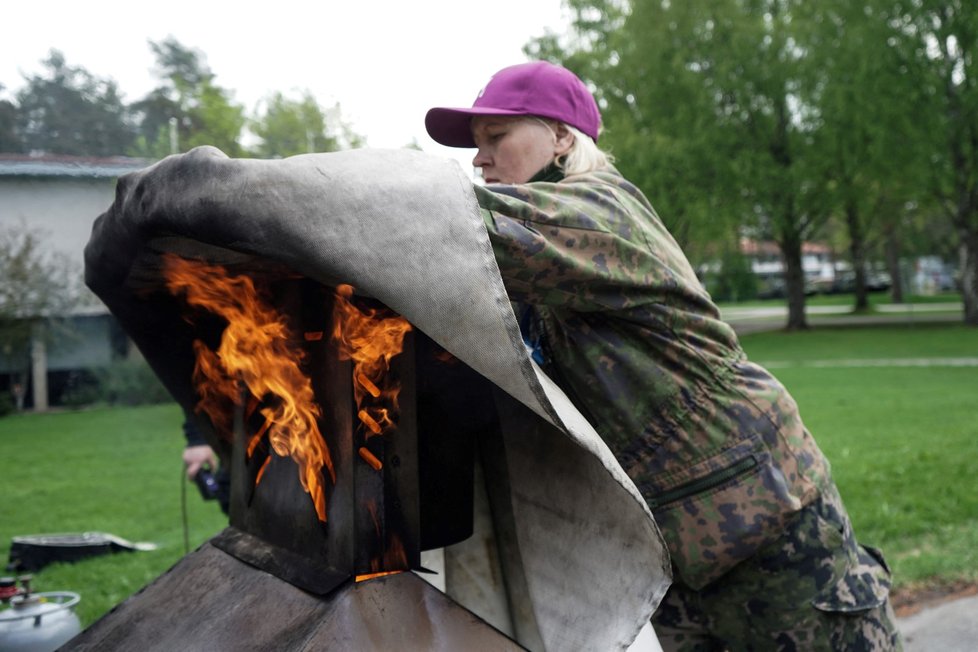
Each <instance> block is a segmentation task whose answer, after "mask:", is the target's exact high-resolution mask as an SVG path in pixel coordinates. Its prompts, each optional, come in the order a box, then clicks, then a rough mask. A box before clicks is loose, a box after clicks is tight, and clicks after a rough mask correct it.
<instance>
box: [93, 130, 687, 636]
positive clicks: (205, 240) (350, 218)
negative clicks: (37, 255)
mask: <svg viewBox="0 0 978 652" xmlns="http://www.w3.org/2000/svg"><path fill="white" fill-rule="evenodd" d="M187 243H193V246H194V247H196V248H197V250H198V251H199V249H200V248H204V249H207V250H208V251H207V253H208V257H209V258H210V259H212V260H214V261H216V262H227V263H230V264H234V263H235V262H241V261H243V260H247V259H261V260H266V261H275V262H277V263H281V264H282V265H284V266H286V267H288V268H290V269H292V270H295V271H296V272H298V273H301V274H303V275H305V276H308V277H310V278H313V279H316V280H319V281H322V282H324V283H328V284H334V285H335V283H336V282H338V281H339V282H345V283H350V284H351V285H353V286H354V287H356V288H357V289H358V291H363V292H365V293H366V294H368V295H370V296H372V297H374V298H376V299H378V300H380V301H382V302H383V303H384V304H386V305H387V306H389V307H390V308H392V309H393V310H395V311H397V312H398V313H400V314H402V315H404V316H405V317H406V318H407V319H408V320H409V321H410V322H412V323H413V324H414V325H415V326H416V327H418V328H419V329H420V330H421V331H423V332H424V333H425V334H426V335H428V336H429V337H430V338H431V339H433V340H434V341H435V342H437V343H438V344H439V345H441V346H442V347H444V348H445V349H446V350H448V351H449V352H451V353H452V354H453V355H455V356H456V357H458V358H459V359H461V360H462V361H463V362H465V363H466V364H468V365H469V366H470V367H471V368H472V369H474V370H475V371H477V372H479V373H480V374H482V375H483V376H485V377H486V378H488V379H489V380H490V381H492V382H493V383H494V384H495V385H496V386H497V387H498V388H500V389H501V390H502V391H503V392H505V393H506V394H508V395H509V396H510V397H512V398H513V399H515V400H516V401H519V402H520V403H522V404H523V405H525V406H526V407H527V408H529V410H531V411H532V414H535V415H536V416H535V417H533V416H531V417H530V419H529V421H531V422H532V423H523V424H510V427H509V429H506V424H503V427H504V434H503V438H504V445H503V448H504V449H505V453H504V457H505V463H506V466H507V469H508V471H507V474H508V478H506V479H505V481H503V480H500V481H498V482H497V481H496V480H495V479H494V478H493V477H491V473H492V472H493V471H492V469H491V468H489V467H486V469H485V472H486V475H487V477H486V485H487V486H489V487H493V486H502V485H505V486H507V488H508V492H509V501H510V505H509V506H510V508H511V513H510V522H509V523H508V524H497V527H500V528H502V529H507V528H508V529H509V531H510V532H511V534H512V540H513V545H515V546H516V547H517V548H518V550H517V553H518V557H519V559H520V560H521V563H522V571H523V572H522V577H521V578H520V581H518V582H515V581H508V578H507V581H506V582H505V583H504V584H505V586H506V588H507V589H508V591H509V592H510V599H511V602H512V603H513V604H517V605H523V606H522V607H520V608H523V609H524V610H529V611H530V613H528V614H525V618H521V617H517V618H516V620H517V621H520V622H524V623H525V622H530V623H531V624H533V626H532V627H529V628H528V627H525V626H524V627H521V626H520V624H519V622H517V624H516V627H515V630H516V631H515V636H516V638H517V640H518V641H519V642H521V643H522V644H524V645H526V646H528V647H530V648H540V647H543V648H545V649H547V650H560V651H564V650H613V649H622V648H625V647H627V646H628V645H629V644H630V643H631V641H632V640H633V639H634V638H635V636H636V635H637V634H638V632H639V629H640V628H641V627H642V625H643V624H644V623H646V622H648V619H649V617H650V616H651V614H652V612H653V611H654V609H655V607H656V606H657V605H658V603H659V601H660V599H661V598H662V595H663V594H664V593H665V590H666V588H667V587H668V584H669V581H670V570H669V559H668V553H667V552H666V550H665V546H664V544H663V541H662V538H661V535H660V534H659V531H658V529H657V527H656V525H655V522H654V520H653V518H652V515H651V513H650V512H649V509H648V507H647V506H646V504H645V501H644V500H643V499H642V497H641V496H640V495H639V493H638V491H637V489H636V488H635V486H634V485H633V483H632V482H631V480H630V479H629V478H628V477H627V476H626V475H625V473H624V472H623V471H622V469H621V467H620V466H619V465H618V463H617V462H616V460H615V458H614V457H613V455H612V454H611V452H610V451H609V449H608V448H607V446H606V445H605V444H604V442H603V441H602V440H601V438H600V437H599V436H598V435H597V433H596V432H595V430H594V428H593V427H592V426H591V425H590V424H589V423H588V422H587V421H586V420H585V419H584V418H583V417H582V416H581V414H580V413H579V412H578V411H577V410H576V409H575V408H574V406H573V405H572V404H571V402H570V401H569V400H568V399H567V397H566V396H565V395H564V394H563V392H562V391H561V390H560V389H559V388H558V387H557V386H556V385H555V384H554V383H553V382H552V381H551V380H550V379H549V378H548V377H547V376H546V375H545V374H544V373H543V372H542V371H541V370H540V369H539V367H537V366H536V365H535V364H534V363H533V362H532V360H531V359H530V358H529V357H528V355H527V354H526V351H525V348H524V345H523V342H522V338H521V336H520V332H519V327H518V325H517V322H516V318H515V316H514V314H513V311H512V308H511V305H510V301H509V298H508V296H507V294H506V290H505V288H504V286H503V281H502V279H501V278H500V275H499V270H498V268H497V266H496V262H495V259H494V257H493V253H492V249H491V246H490V243H489V237H488V234H487V232H486V229H485V226H484V224H483V221H482V217H481V214H480V210H479V207H478V205H477V203H476V199H475V195H474V193H473V190H472V186H471V182H470V181H469V180H468V179H466V178H465V176H464V174H463V173H462V171H461V169H460V168H459V166H458V164H457V163H455V162H454V161H451V160H448V159H442V158H436V157H432V156H429V155H425V154H421V153H418V152H412V151H408V150H391V151H384V150H358V151H349V152H339V153H331V154H309V155H303V156H296V157H292V158H288V159H284V160H276V161H262V160H248V159H230V158H228V157H227V156H225V155H224V154H223V153H222V152H220V151H219V150H216V149H214V148H198V149H195V150H193V151H191V152H190V153H188V154H185V155H182V156H171V157H169V158H167V159H165V160H163V161H161V162H159V163H157V164H156V165H154V166H152V167H150V168H147V169H146V170H143V171H140V172H138V173H134V174H130V175H127V176H125V177H123V178H122V179H120V181H119V184H118V188H117V193H116V200H115V203H114V204H113V205H112V207H111V208H110V209H109V210H108V211H107V212H106V213H105V214H104V215H102V216H101V217H100V218H98V220H97V221H96V222H95V225H94V228H93V232H92V237H91V240H90V242H89V244H88V246H87V247H86V250H85V264H86V270H85V275H86V282H87V283H88V284H89V286H90V287H91V288H92V289H93V290H94V291H95V292H96V294H98V295H99V296H100V297H101V298H102V300H103V301H105V303H106V305H107V306H108V307H109V308H110V310H112V312H113V313H114V314H115V315H116V316H117V317H118V318H119V320H120V322H121V323H122V324H123V327H124V328H125V329H126V330H127V332H128V333H129V335H130V336H131V337H132V338H133V340H134V341H135V343H136V344H137V346H139V348H140V349H141V351H142V352H143V354H144V355H145V357H146V358H147V360H148V361H149V362H150V364H151V365H152V366H153V368H154V370H155V371H156V372H157V374H158V375H159V376H160V378H161V380H163V382H164V384H165V385H166V386H167V388H168V389H169V390H170V392H171V393H172V394H173V395H174V397H175V398H176V399H177V400H178V401H179V402H180V403H181V404H182V405H183V406H184V407H185V408H187V409H191V408H192V407H193V402H194V390H193V388H192V387H191V379H190V376H189V374H187V373H186V370H185V369H184V370H179V369H176V370H175V369H174V368H173V365H171V364H169V360H171V359H172V358H174V357H180V356H182V357H186V355H187V353H188V352H187V351H186V350H182V349H181V350H178V348H179V347H184V348H185V347H186V345H187V340H186V339H181V338H179V337H175V336H174V335H175V333H176V332H177V330H178V329H179V328H180V327H181V325H180V323H179V322H177V321H173V318H172V316H170V315H166V314H162V313H156V312H154V309H153V307H152V306H151V305H147V304H146V303H145V302H143V301H142V300H141V295H140V289H139V288H140V284H141V279H147V278H148V276H149V275H152V274H158V270H154V269H152V263H150V262H149V261H150V260H151V258H152V257H151V256H150V253H151V252H153V251H160V250H173V251H180V249H181V247H187V246H189V245H188V244H187ZM168 320H169V321H168ZM511 552H512V551H510V553H511ZM448 582H449V586H448V592H449V593H450V594H451V593H452V586H451V582H452V578H451V577H449V578H448ZM463 593H464V591H463ZM517 593H518V595H517Z"/></svg>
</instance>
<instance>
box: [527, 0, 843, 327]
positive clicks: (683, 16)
mask: <svg viewBox="0 0 978 652" xmlns="http://www.w3.org/2000/svg"><path fill="white" fill-rule="evenodd" d="M800 4H801V2H800V0H722V1H712V0H688V1H686V2H673V1H671V0H663V1H660V2H632V3H624V2H622V3H619V2H615V1H614V0H606V1H605V2H601V3H598V6H595V5H594V4H593V3H585V2H583V1H582V0H572V1H571V2H570V6H571V9H572V11H573V15H574V17H575V18H574V22H573V28H572V29H573V33H572V35H571V40H570V42H569V44H568V45H562V44H561V43H560V42H559V41H558V40H556V39H554V38H552V37H551V38H545V39H542V40H538V41H537V42H536V43H534V44H531V46H530V47H529V48H528V51H529V52H530V53H531V54H539V55H544V56H547V57H548V58H554V57H556V58H557V60H562V59H565V60H566V61H567V62H569V63H570V64H571V66H572V68H573V69H576V70H577V71H578V72H580V73H582V74H583V75H584V77H585V78H586V79H587V80H588V81H590V82H591V83H592V84H593V85H594V86H595V87H596V89H597V91H598V96H599V98H600V101H601V102H602V104H603V106H602V108H603V114H604V116H605V121H606V125H607V127H608V132H609V134H608V141H610V143H611V145H612V147H613V150H614V151H615V153H616V155H617V154H620V155H621V159H622V164H621V168H622V171H623V172H625V173H626V175H628V176H630V177H631V178H632V179H633V180H635V181H636V183H638V184H639V185H640V187H642V189H643V190H645V191H646V192H647V193H649V194H650V197H651V199H652V201H653V203H655V204H656V205H658V206H660V207H664V208H665V210H664V213H666V214H668V213H669V212H671V211H672V212H675V213H676V214H677V215H679V216H680V218H679V219H680V220H681V222H680V224H679V227H680V228H678V229H676V228H675V226H674V225H672V224H669V223H668V219H669V218H666V219H667V225H669V226H670V227H672V228H673V230H674V231H676V232H677V235H678V236H679V239H680V241H681V243H682V241H683V240H687V239H689V240H691V239H693V238H684V237H683V236H684V229H689V232H690V233H691V232H693V231H694V230H695V231H697V232H699V233H704V232H705V233H709V232H710V229H711V228H716V229H717V230H718V231H719V232H720V233H730V232H731V229H729V228H725V227H723V226H722V225H723V224H725V223H726V224H729V223H730V222H731V221H739V222H740V223H742V224H744V225H745V227H747V228H749V229H750V230H751V231H752V232H753V234H754V235H759V236H762V237H770V238H773V239H774V240H775V241H776V242H777V243H778V246H779V247H780V249H781V252H782V255H783V258H784V261H785V266H786V273H785V277H786V278H785V281H786V288H787V291H788V309H789V314H788V323H787V326H788V328H804V327H806V325H807V324H806V320H805V310H804V306H805V279H804V271H803V269H802V265H801V260H802V258H801V248H802V243H803V242H804V241H805V240H806V239H807V238H809V237H811V236H812V235H813V234H814V233H816V232H817V230H818V229H819V228H820V227H821V226H822V224H824V222H825V220H826V219H827V216H828V214H829V205H828V203H827V202H826V198H825V193H824V189H825V185H826V183H827V182H828V180H827V179H826V178H825V175H824V169H820V168H819V167H818V166H816V165H813V164H812V162H813V159H812V158H811V157H810V156H809V155H808V154H809V151H810V150H811V149H812V148H813V146H814V144H815V138H814V131H815V129H816V128H817V122H816V121H815V120H814V116H815V114H814V112H813V110H812V106H813V102H814V98H813V95H812V90H813V84H812V83H811V80H812V76H813V68H812V65H811V60H810V58H809V56H808V51H807V50H806V48H805V47H804V44H802V43H801V42H800V41H801V37H802V32H801V31H800V29H799V26H798V24H797V23H796V22H794V21H793V12H795V10H796V9H797V8H798V6H799V5H800ZM664 217H665V215H664Z"/></svg>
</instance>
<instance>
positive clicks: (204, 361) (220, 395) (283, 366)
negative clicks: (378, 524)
mask: <svg viewBox="0 0 978 652" xmlns="http://www.w3.org/2000/svg"><path fill="white" fill-rule="evenodd" d="M163 272H164V277H165V278H166V282H167V289H169V291H170V292H171V293H173V294H174V295H179V294H183V295H184V296H185V297H186V300H187V303H189V304H190V305H192V306H197V307H200V308H204V309H205V310H208V311H210V312H213V313H215V314H217V315H220V316H221V317H223V318H224V319H226V320H227V322H228V325H227V327H226V328H225V329H224V332H223V334H222V335H221V342H220V346H219V347H218V349H217V351H211V350H210V349H209V348H207V346H206V345H204V344H203V343H202V342H200V341H197V342H195V343H194V350H195V352H196V355H197V362H196V365H195V368H194V383H195V385H196V387H197V391H198V393H199V395H200V397H201V398H200V401H199V402H198V404H197V410H198V411H202V412H204V413H206V414H207V416H208V417H210V419H211V422H212V423H213V424H214V427H215V428H217V429H218V432H219V433H220V434H222V435H223V436H225V437H229V436H230V432H231V427H232V426H231V412H232V410H231V409H229V408H230V406H231V405H232V404H236V405H242V398H241V396H240V391H239V387H240V384H243V385H244V387H246V388H247V390H248V393H249V394H250V400H249V410H248V411H249V413H250V412H251V411H252V410H254V409H256V406H257V405H258V404H259V403H260V404H261V405H262V406H263V407H261V409H260V410H259V412H260V413H261V414H262V416H264V417H265V423H264V425H263V426H262V427H261V428H260V429H259V431H258V432H257V433H255V434H254V435H253V436H252V437H251V440H250V441H249V443H248V453H249V455H251V454H252V453H253V452H254V450H255V448H256V446H257V444H258V442H259V441H260V440H261V438H262V437H264V436H265V435H266V434H267V436H268V440H269V442H270V443H271V447H272V450H273V451H274V452H275V453H276V454H277V455H280V456H282V457H286V456H291V457H292V459H293V460H295V462H296V464H297V466H298V467H299V481H300V482H301V484H302V488H303V489H304V490H305V491H306V492H307V493H308V494H309V495H310V496H311V498H312V501H313V504H314V505H315V508H316V514H317V515H318V517H319V520H320V521H324V522H325V521H326V494H325V488H324V486H323V477H322V470H323V469H324V468H325V469H326V470H327V471H328V472H329V475H330V478H331V479H332V481H333V482H334V483H335V482H336V472H335V471H334V470H333V462H332V459H331V458H330V454H329V450H328V449H327V448H326V442H325V441H324V440H323V437H322V435H321V434H320V432H319V425H318V418H319V416H320V414H321V411H320V408H319V406H318V405H317V404H316V402H315V400H314V395H313V389H312V383H311V381H310V380H309V378H308V376H306V375H305V374H304V373H303V372H302V370H301V369H300V366H299V365H300V363H301V361H302V359H303V352H302V350H301V349H300V348H299V347H298V346H296V344H294V340H295V339H296V338H295V337H294V336H293V334H292V333H291V332H290V330H289V328H288V326H287V325H286V323H285V320H284V319H283V318H282V317H281V316H280V315H279V314H278V313H277V312H276V311H275V310H274V309H273V308H272V307H271V306H269V305H268V304H267V303H266V302H265V301H264V300H262V298H261V297H260V296H259V293H258V291H257V289H256V288H255V285H254V282H253V281H252V279H251V278H250V277H249V276H246V275H241V276H229V275H228V273H227V270H226V269H225V268H224V267H221V266H220V265H211V264H208V263H204V262H200V261H192V260H186V259H183V258H180V257H178V256H173V255H166V256H165V257H164V267H163ZM267 463H268V460H267V459H266V460H265V463H264V464H263V466H262V469H261V471H262V472H264V470H265V466H267ZM258 480H259V481H260V480H261V473H259V478H258Z"/></svg>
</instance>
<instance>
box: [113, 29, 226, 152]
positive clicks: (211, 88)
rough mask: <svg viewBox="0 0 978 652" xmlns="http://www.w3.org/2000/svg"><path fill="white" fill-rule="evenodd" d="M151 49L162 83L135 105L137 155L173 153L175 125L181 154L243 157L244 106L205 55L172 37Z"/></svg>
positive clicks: (152, 46)
mask: <svg viewBox="0 0 978 652" xmlns="http://www.w3.org/2000/svg"><path fill="white" fill-rule="evenodd" d="M150 49H152V51H153V54H154V56H155V57H156V75H157V77H158V78H159V79H160V81H161V82H162V84H161V85H160V86H158V87H157V88H155V89H154V90H153V91H151V92H150V93H149V94H147V96H146V97H145V98H143V99H142V100H140V101H138V102H136V103H134V104H133V106H132V109H133V111H134V112H135V113H136V115H137V116H138V123H139V139H138V141H137V144H136V146H135V153H137V154H139V155H142V156H150V157H155V158H162V157H163V156H166V155H168V154H171V153H173V152H172V151H171V141H170V135H171V131H170V130H171V120H172V121H173V129H174V130H175V133H174V135H175V137H176V141H177V142H176V146H177V148H178V150H179V151H187V150H189V149H191V148H193V147H196V146H198V145H213V146H214V147H217V148H219V149H221V150H223V151H224V152H225V153H226V154H228V155H229V156H240V155H241V154H242V153H243V149H242V147H241V144H240V139H241V132H242V129H243V128H244V126H245V115H244V107H242V106H241V105H240V104H237V103H236V102H235V101H234V94H233V93H232V92H231V91H229V90H227V89H225V88H222V87H220V86H218V85H217V84H215V82H214V78H215V75H214V73H212V72H211V70H210V68H209V67H208V66H207V63H206V61H205V57H204V54H203V53H202V52H200V51H198V50H194V49H192V48H188V47H186V46H184V45H183V44H181V43H180V42H179V41H177V40H176V39H175V38H173V37H168V38H166V39H164V40H163V41H160V42H152V41H151V42H150Z"/></svg>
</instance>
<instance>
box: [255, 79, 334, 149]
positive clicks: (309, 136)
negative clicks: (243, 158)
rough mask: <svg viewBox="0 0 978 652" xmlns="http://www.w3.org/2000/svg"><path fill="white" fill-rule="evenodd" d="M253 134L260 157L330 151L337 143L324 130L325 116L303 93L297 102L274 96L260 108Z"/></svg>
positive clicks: (316, 103) (308, 93)
mask: <svg viewBox="0 0 978 652" xmlns="http://www.w3.org/2000/svg"><path fill="white" fill-rule="evenodd" d="M251 129H252V131H253V132H254V133H255V135H256V136H258V137H259V138H260V139H261V143H260V144H259V145H258V146H257V147H256V148H255V153H256V154H257V155H258V156H259V157H262V158H285V157H287V156H294V155H295V154H307V153H311V152H332V151H336V150H337V149H339V148H340V143H339V141H338V140H337V139H336V137H335V136H333V135H332V134H331V133H330V131H329V130H328V129H327V125H326V113H325V111H323V109H322V107H320V106H319V103H318V102H317V101H316V98H315V97H314V96H313V95H312V93H310V92H309V91H306V92H304V93H303V94H302V97H301V98H300V99H298V100H292V99H289V98H287V97H285V96H284V95H282V93H273V94H272V95H270V96H269V97H268V98H266V100H265V102H264V107H263V108H262V109H259V112H258V115H257V117H256V118H255V120H254V121H253V122H252V127H251Z"/></svg>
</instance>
